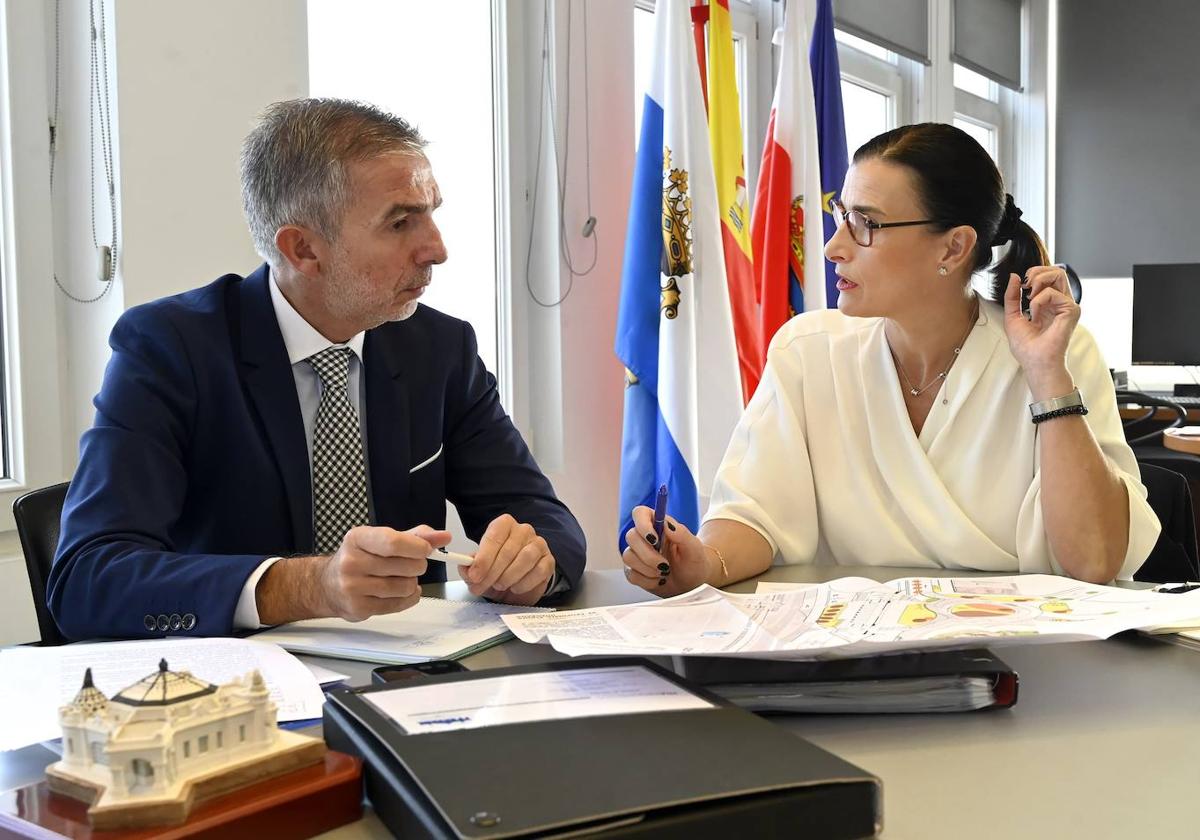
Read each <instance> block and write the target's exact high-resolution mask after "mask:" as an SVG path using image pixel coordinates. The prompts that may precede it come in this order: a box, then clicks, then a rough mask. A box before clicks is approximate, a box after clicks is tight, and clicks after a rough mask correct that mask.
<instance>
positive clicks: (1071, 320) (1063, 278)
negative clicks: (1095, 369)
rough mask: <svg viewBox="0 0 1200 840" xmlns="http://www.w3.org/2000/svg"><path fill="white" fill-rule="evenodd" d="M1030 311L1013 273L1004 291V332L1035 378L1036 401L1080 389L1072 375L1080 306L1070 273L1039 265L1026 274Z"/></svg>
mask: <svg viewBox="0 0 1200 840" xmlns="http://www.w3.org/2000/svg"><path fill="white" fill-rule="evenodd" d="M1025 283H1026V286H1027V287H1028V289H1029V295H1030V300H1029V313H1030V316H1031V317H1030V318H1029V319H1028V320H1026V318H1025V316H1024V315H1023V314H1022V313H1021V282H1020V278H1019V277H1018V276H1017V275H1016V274H1010V275H1009V278H1008V288H1007V289H1006V290H1005V293H1004V331H1005V333H1006V334H1007V335H1008V346H1009V348H1010V349H1011V350H1012V354H1013V356H1014V357H1015V358H1016V360H1017V361H1018V362H1019V363H1020V364H1021V367H1022V369H1023V370H1024V371H1025V376H1026V378H1027V379H1028V380H1029V385H1030V389H1031V390H1032V392H1033V397H1034V399H1035V400H1042V399H1049V398H1051V397H1061V396H1063V395H1064V394H1066V393H1068V392H1069V391H1070V390H1071V389H1072V388H1073V387H1074V385H1073V384H1071V376H1070V373H1068V371H1067V346H1068V345H1069V344H1070V341H1071V333H1073V332H1074V331H1075V325H1076V324H1078V323H1079V304H1077V303H1076V302H1075V301H1074V300H1073V299H1072V298H1071V295H1070V292H1069V291H1068V289H1069V286H1068V285H1067V273H1066V272H1065V271H1064V270H1063V269H1062V268H1059V267H1058V266H1056V265H1039V266H1034V267H1033V268H1031V269H1029V271H1028V272H1026V275H1025Z"/></svg>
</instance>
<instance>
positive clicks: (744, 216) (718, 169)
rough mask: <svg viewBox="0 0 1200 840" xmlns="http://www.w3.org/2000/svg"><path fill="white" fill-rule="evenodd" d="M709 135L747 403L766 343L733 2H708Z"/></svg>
mask: <svg viewBox="0 0 1200 840" xmlns="http://www.w3.org/2000/svg"><path fill="white" fill-rule="evenodd" d="M708 136H709V144H710V145H711V146H712V158H713V171H714V173H715V175H716V178H717V205H718V207H719V209H720V213H721V241H722V244H723V245H724V247H725V277H726V282H727V283H728V285H729V303H730V308H731V310H732V312H733V330H734V336H735V338H736V340H737V350H738V369H739V371H740V373H741V378H742V393H743V395H744V397H745V399H746V401H747V402H748V401H749V400H750V397H751V395H752V394H753V393H754V389H755V388H757V387H758V380H759V378H760V377H761V376H762V369H763V363H764V361H765V359H764V357H763V348H764V347H765V342H763V340H762V338H761V336H760V327H759V317H758V301H757V300H756V297H755V282H754V257H753V252H752V251H751V248H750V203H749V202H750V196H749V194H748V191H747V189H746V163H745V155H744V154H743V152H742V118H741V109H740V108H739V107H738V92H737V75H736V69H735V67H734V63H733V25H732V23H731V21H730V19H729V0H710V2H709V17H708Z"/></svg>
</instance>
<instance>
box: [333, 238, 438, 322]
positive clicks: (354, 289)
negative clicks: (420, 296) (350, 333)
mask: <svg viewBox="0 0 1200 840" xmlns="http://www.w3.org/2000/svg"><path fill="white" fill-rule="evenodd" d="M348 263H349V260H347V259H346V258H345V254H342V253H339V254H338V255H337V256H336V258H335V261H334V265H333V271H332V272H331V274H332V276H333V278H334V280H333V282H332V283H330V284H328V285H327V286H326V295H325V306H326V309H327V310H328V311H329V312H330V313H332V314H333V315H334V317H336V318H338V319H339V320H345V321H356V322H364V321H365V322H368V323H369V324H370V326H369V327H367V329H371V328H374V327H377V326H379V325H380V324H383V323H387V322H389V321H393V322H394V321H405V320H408V319H409V318H411V317H412V316H413V315H414V314H415V313H416V311H417V303H418V301H415V300H412V301H408V302H407V303H405V304H402V305H401V307H400V309H399V310H398V311H397V310H395V309H394V308H393V307H394V303H393V302H392V301H391V300H379V299H377V298H376V296H375V294H374V293H373V291H372V285H371V282H370V279H369V278H368V277H367V275H366V274H365V273H362V272H355V271H353V270H351V269H350V268H348ZM432 274H433V270H432V268H426V269H425V272H424V275H423V276H422V277H420V278H419V280H420V283H418V284H417V285H420V284H422V283H424V284H427V283H428V282H429V280H430V278H431V276H432Z"/></svg>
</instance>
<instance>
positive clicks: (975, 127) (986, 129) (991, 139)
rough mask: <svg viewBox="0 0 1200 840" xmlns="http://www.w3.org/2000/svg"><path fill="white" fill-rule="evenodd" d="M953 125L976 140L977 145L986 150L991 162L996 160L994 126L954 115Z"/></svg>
mask: <svg viewBox="0 0 1200 840" xmlns="http://www.w3.org/2000/svg"><path fill="white" fill-rule="evenodd" d="M954 125H955V126H956V127H958V128H961V129H962V130H963V131H965V132H967V134H970V135H971V136H972V137H974V138H975V139H976V140H978V141H979V145H980V146H983V148H984V149H986V150H987V153H988V154H989V155H991V156H992V160H996V127H995V126H990V125H984V124H983V123H979V122H976V121H975V120H969V119H966V118H964V117H963V116H961V115H959V114H955V115H954Z"/></svg>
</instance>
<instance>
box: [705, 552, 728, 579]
mask: <svg viewBox="0 0 1200 840" xmlns="http://www.w3.org/2000/svg"><path fill="white" fill-rule="evenodd" d="M700 545H702V546H704V547H705V548H707V549H708V550H709V551H711V552H712V553H713V554H715V555H717V560H718V561H720V563H721V583H725V582H726V581H727V580H729V567H728V566H726V565H725V555H723V554H722V553H721V549H719V548H716V547H715V546H711V545H708V544H707V543H700Z"/></svg>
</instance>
